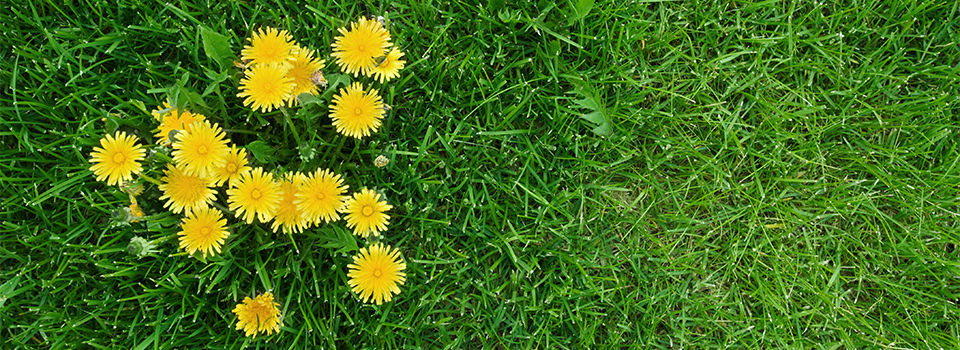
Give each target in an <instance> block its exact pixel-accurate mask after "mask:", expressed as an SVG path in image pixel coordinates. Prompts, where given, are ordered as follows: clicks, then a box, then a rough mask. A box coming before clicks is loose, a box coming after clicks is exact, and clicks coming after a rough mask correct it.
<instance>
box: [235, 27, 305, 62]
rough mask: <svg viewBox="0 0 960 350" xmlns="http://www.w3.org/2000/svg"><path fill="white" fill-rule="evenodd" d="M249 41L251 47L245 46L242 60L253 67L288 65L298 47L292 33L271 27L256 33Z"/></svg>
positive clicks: (241, 55)
mask: <svg viewBox="0 0 960 350" xmlns="http://www.w3.org/2000/svg"><path fill="white" fill-rule="evenodd" d="M247 40H249V41H250V45H245V46H244V47H243V50H241V51H240V59H242V60H243V61H245V62H250V64H251V65H264V64H270V65H276V64H279V65H282V64H286V63H287V60H288V59H289V58H290V53H291V52H292V51H293V50H294V49H295V47H296V46H295V44H294V43H293V37H292V36H290V33H288V32H287V31H286V30H277V29H274V28H270V27H267V28H266V29H264V28H260V30H258V31H254V32H253V35H252V36H251V37H250V38H248V39H247Z"/></svg>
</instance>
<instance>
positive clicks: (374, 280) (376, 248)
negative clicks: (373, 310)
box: [347, 242, 407, 305]
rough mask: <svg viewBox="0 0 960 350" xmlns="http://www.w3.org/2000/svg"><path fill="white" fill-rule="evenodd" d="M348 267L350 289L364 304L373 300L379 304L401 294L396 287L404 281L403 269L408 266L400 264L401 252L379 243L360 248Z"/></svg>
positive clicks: (401, 262) (401, 259)
mask: <svg viewBox="0 0 960 350" xmlns="http://www.w3.org/2000/svg"><path fill="white" fill-rule="evenodd" d="M347 268H348V269H349V270H350V272H349V273H348V274H347V276H348V277H350V281H349V282H348V283H349V284H350V288H351V289H353V292H354V293H357V296H359V297H360V299H361V300H363V302H365V303H366V302H371V301H373V302H375V303H377V305H380V304H383V302H384V301H390V299H393V295H394V294H400V287H399V286H400V285H403V282H404V281H405V280H406V274H405V273H403V270H405V269H406V268H407V264H406V263H404V262H403V258H402V257H401V256H400V251H398V250H396V249H390V246H384V245H383V244H382V243H379V242H378V243H374V244H373V245H371V246H370V248H369V249H368V248H360V252H359V253H358V254H357V255H355V256H354V257H353V263H352V264H350V265H347Z"/></svg>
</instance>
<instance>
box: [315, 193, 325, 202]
mask: <svg viewBox="0 0 960 350" xmlns="http://www.w3.org/2000/svg"><path fill="white" fill-rule="evenodd" d="M314 197H316V198H317V200H323V199H324V198H327V195H325V194H323V192H317V194H316V195H315V196H314Z"/></svg>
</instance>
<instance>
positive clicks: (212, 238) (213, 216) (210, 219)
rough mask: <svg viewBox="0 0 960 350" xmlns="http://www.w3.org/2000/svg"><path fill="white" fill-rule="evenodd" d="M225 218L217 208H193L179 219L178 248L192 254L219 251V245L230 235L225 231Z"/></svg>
mask: <svg viewBox="0 0 960 350" xmlns="http://www.w3.org/2000/svg"><path fill="white" fill-rule="evenodd" d="M226 225H227V220H226V219H224V218H223V214H222V213H220V211H219V210H217V209H213V208H210V207H203V208H200V209H198V210H194V211H193V212H191V213H190V214H187V217H185V218H183V220H182V221H180V232H177V236H180V248H181V249H184V250H186V251H187V253H190V254H193V253H195V252H197V251H200V252H201V253H203V257H204V258H206V257H207V255H208V254H209V255H216V254H219V253H220V246H221V245H223V241H224V240H225V239H227V236H230V232H227V228H226Z"/></svg>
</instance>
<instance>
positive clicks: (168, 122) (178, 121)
mask: <svg viewBox="0 0 960 350" xmlns="http://www.w3.org/2000/svg"><path fill="white" fill-rule="evenodd" d="M162 118H163V119H161V120H160V125H159V126H157V129H156V130H154V131H155V132H156V133H155V134H154V136H156V137H157V144H159V145H169V144H170V143H171V142H173V140H171V139H170V135H171V134H173V133H174V132H175V131H176V132H187V131H190V125H192V124H193V123H194V122H198V121H204V120H206V117H204V116H203V114H195V113H191V112H187V111H183V112H178V111H177V110H174V111H173V113H167V114H164V115H163V116H162Z"/></svg>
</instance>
